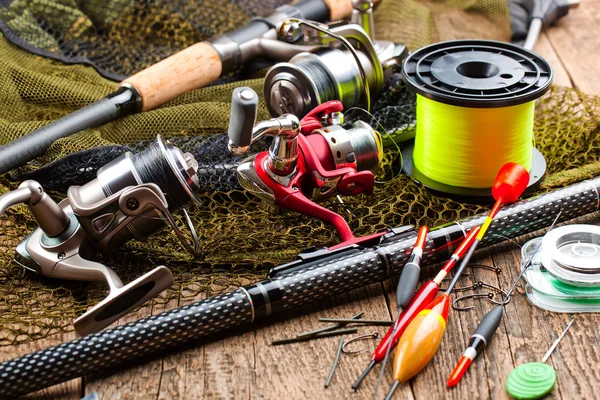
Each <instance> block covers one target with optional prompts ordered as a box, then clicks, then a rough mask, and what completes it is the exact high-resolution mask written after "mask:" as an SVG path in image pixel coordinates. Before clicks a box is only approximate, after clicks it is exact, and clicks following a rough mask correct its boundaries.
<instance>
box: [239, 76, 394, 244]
mask: <svg viewBox="0 0 600 400" xmlns="http://www.w3.org/2000/svg"><path fill="white" fill-rule="evenodd" d="M257 105H258V96H257V94H256V93H255V92H254V91H253V90H252V89H250V88H244V87H242V88H237V89H235V90H234V92H233V98H232V107H231V115H230V119H229V129H228V135H229V150H230V151H231V152H232V153H234V154H237V155H242V154H246V153H248V152H249V151H250V146H251V145H252V144H253V143H255V142H256V141H257V140H259V139H261V138H263V137H264V136H273V137H274V139H273V142H272V143H271V146H270V148H269V150H268V151H263V152H261V153H258V154H256V155H253V156H251V157H249V158H248V159H246V160H245V161H244V162H243V163H242V164H241V165H240V166H239V167H238V177H239V181H240V184H241V185H242V187H244V188H245V189H246V190H248V191H250V192H251V193H253V194H255V195H256V196H258V197H259V198H260V199H262V200H263V201H264V202H265V203H266V204H267V205H269V206H270V207H271V208H272V209H274V211H277V210H278V208H279V207H281V208H287V209H289V210H292V211H296V212H299V213H302V214H306V215H310V216H312V217H317V218H319V219H322V220H323V221H325V222H327V223H329V224H331V225H333V226H334V227H335V228H336V229H337V231H338V232H339V234H340V236H341V239H342V241H343V242H344V244H349V243H358V242H360V241H362V240H366V239H367V238H360V239H357V238H355V237H354V235H353V234H352V230H351V229H350V227H349V226H348V223H347V222H346V220H344V218H342V217H341V216H340V215H339V214H337V213H335V212H333V211H330V210H328V209H326V208H324V207H322V206H319V205H317V204H316V203H315V202H316V201H321V200H324V199H327V198H330V197H332V196H337V195H339V194H342V195H356V194H359V193H368V194H370V193H372V192H373V187H374V184H375V175H374V172H376V171H377V170H378V168H379V164H380V162H381V157H382V153H383V150H382V146H381V137H380V136H379V133H378V132H376V131H374V130H373V129H372V128H371V127H370V126H369V125H367V124H366V123H364V122H362V121H357V122H354V123H352V126H351V127H350V128H348V129H346V128H344V127H342V125H341V122H342V121H341V119H342V118H341V117H342V114H341V111H342V109H343V106H342V103H340V102H339V101H337V100H335V101H329V102H326V103H324V104H322V105H320V106H318V107H316V108H315V109H314V110H312V111H311V112H309V113H308V114H307V115H306V116H305V117H304V118H303V119H302V120H301V121H300V120H298V118H297V117H296V116H294V115H292V114H284V115H281V116H280V117H277V118H273V119H271V120H269V121H262V122H259V123H257V124H256V125H254V122H255V119H256V110H257Z"/></svg>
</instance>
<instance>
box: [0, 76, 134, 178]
mask: <svg viewBox="0 0 600 400" xmlns="http://www.w3.org/2000/svg"><path fill="white" fill-rule="evenodd" d="M138 104H139V101H138V95H137V93H136V92H135V91H134V90H132V89H130V88H128V87H126V86H121V87H120V88H119V89H118V90H117V91H116V92H114V93H111V94H109V95H108V96H106V97H104V98H103V99H101V100H99V101H97V102H95V103H92V104H90V105H89V106H86V107H84V108H82V109H79V110H77V111H75V112H73V113H71V114H67V115H65V116H64V117H62V118H59V119H57V120H56V121H53V122H51V123H49V124H48V125H45V126H43V127H41V128H40V129H37V130H35V131H33V132H31V133H28V134H27V135H25V136H22V137H20V138H18V139H16V140H13V141H12V142H10V143H7V144H5V145H4V146H1V147H0V174H4V173H6V172H8V171H10V170H11V169H15V168H17V167H20V166H22V165H24V164H26V163H27V162H28V161H31V160H33V159H35V158H36V157H40V156H42V155H44V153H46V151H48V149H49V148H50V146H51V145H52V143H54V142H55V141H57V140H58V139H61V138H64V137H67V136H71V135H73V134H75V133H78V132H81V131H84V130H86V129H91V128H97V127H99V126H102V125H104V124H107V123H109V122H111V121H114V120H117V119H119V118H122V117H124V116H126V115H130V114H134V113H136V112H138V111H139V106H138Z"/></svg>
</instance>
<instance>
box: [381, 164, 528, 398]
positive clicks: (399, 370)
mask: <svg viewBox="0 0 600 400" xmlns="http://www.w3.org/2000/svg"><path fill="white" fill-rule="evenodd" d="M528 182H529V173H528V172H527V170H526V169H525V168H524V167H523V166H521V165H519V164H517V163H507V164H505V165H503V166H502V168H500V171H499V172H498V174H497V176H496V179H495V180H494V185H493V187H492V195H493V196H494V199H496V203H495V204H494V207H492V209H491V210H490V212H489V214H488V217H487V218H486V219H485V221H484V223H483V224H482V226H481V229H480V230H479V233H478V234H477V236H476V239H475V241H474V242H473V244H472V245H471V246H470V247H469V249H468V251H467V253H466V255H465V257H464V258H463V260H462V261H461V264H460V266H459V268H458V270H457V271H456V273H455V275H454V278H453V279H452V282H451V283H450V285H449V286H448V289H446V291H445V292H444V293H443V294H442V295H441V296H440V297H438V298H437V299H435V300H434V301H433V302H432V303H431V304H429V305H428V306H427V307H425V308H424V309H423V310H422V311H421V312H419V314H418V315H417V316H416V317H415V318H414V319H413V320H412V321H411V322H410V324H409V325H408V326H407V327H406V330H405V332H404V334H403V335H402V336H401V337H400V340H399V341H398V346H397V347H396V354H395V357H394V372H393V375H394V383H393V385H392V387H391V388H390V390H389V392H388V394H387V395H386V399H391V397H392V395H393V394H394V391H395V390H396V388H397V387H398V385H399V384H400V383H404V382H406V381H408V380H409V379H410V378H412V377H414V376H415V375H417V374H418V373H419V372H421V370H422V369H423V368H425V366H426V365H427V364H428V363H429V361H431V359H432V358H433V356H435V354H436V353H437V350H438V348H439V347H440V344H441V343H442V338H443V337H444V332H445V331H446V322H447V320H448V310H449V308H450V293H451V292H452V289H453V288H454V285H456V282H457V281H458V279H459V278H460V276H461V274H462V272H463V271H464V270H465V268H466V266H467V264H468V263H469V261H470V260H471V257H472V256H473V254H474V253H475V250H476V249H477V245H478V243H479V242H480V241H481V240H483V238H484V236H485V233H486V232H487V230H488V228H489V227H490V226H491V224H492V222H493V220H494V218H495V217H496V216H497V215H498V211H499V210H500V207H501V206H502V205H503V204H507V203H513V202H515V201H517V199H518V198H519V197H520V196H521V194H523V192H524V191H525V188H526V187H527V184H528Z"/></svg>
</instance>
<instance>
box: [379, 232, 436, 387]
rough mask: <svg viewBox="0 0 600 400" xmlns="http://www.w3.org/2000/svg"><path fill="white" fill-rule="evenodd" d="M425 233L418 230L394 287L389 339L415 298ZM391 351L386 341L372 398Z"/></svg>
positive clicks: (390, 345)
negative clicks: (394, 294) (381, 364)
mask: <svg viewBox="0 0 600 400" xmlns="http://www.w3.org/2000/svg"><path fill="white" fill-rule="evenodd" d="M427 233H429V229H428V228H427V226H422V227H421V229H419V234H418V235H417V241H416V242H415V247H414V248H413V250H412V252H411V254H410V257H409V259H408V261H407V262H406V264H405V265H404V267H403V268H402V273H401V274H400V279H399V280H398V284H397V285H396V307H397V309H398V317H396V320H395V321H394V325H393V326H392V333H391V334H390V336H391V337H394V336H395V334H396V332H397V330H398V323H399V321H400V315H401V314H402V312H403V311H404V310H405V309H406V307H408V305H409V304H410V302H411V301H412V299H413V297H414V296H415V290H416V289H417V285H418V284H419V277H420V276H421V258H422V256H423V250H424V249H425V243H426V242H427ZM391 349H392V341H391V340H388V344H387V346H386V350H385V355H384V357H383V366H382V367H381V372H380V373H379V377H378V378H377V384H376V385H375V392H374V393H373V398H375V397H376V396H377V391H378V390H379V384H380V383H381V380H382V379H383V372H384V368H385V365H386V363H387V359H388V356H389V354H390V350H391Z"/></svg>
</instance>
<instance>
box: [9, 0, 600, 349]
mask: <svg viewBox="0 0 600 400" xmlns="http://www.w3.org/2000/svg"><path fill="white" fill-rule="evenodd" d="M83 3H85V6H82V4H83ZM0 5H2V6H3V8H0V19H2V20H3V21H4V23H5V24H6V25H8V26H9V27H10V34H11V35H15V37H16V38H19V39H20V40H23V41H25V42H26V44H27V45H28V46H31V47H32V48H35V49H43V50H44V51H46V52H48V53H52V54H54V55H55V56H58V57H59V58H60V57H65V58H67V59H69V60H74V59H86V60H88V61H89V62H90V63H95V64H94V65H95V67H96V68H97V69H98V70H100V71H103V74H104V75H105V76H109V75H111V74H113V75H128V74H130V73H132V72H133V71H137V70H140V69H142V68H144V67H146V66H147V65H150V64H152V63H153V62H155V61H157V60H158V59H160V58H163V57H165V56H167V55H168V54H171V53H173V52H175V51H177V50H179V49H181V48H183V47H185V46H188V45H190V44H192V43H194V42H197V41H199V40H203V39H205V38H207V37H209V36H211V35H213V34H216V33H218V32H221V31H228V30H230V29H232V28H234V27H235V26H236V25H237V24H241V23H244V21H245V20H247V19H248V18H249V16H250V15H253V14H256V13H264V12H265V11H268V8H272V7H275V6H277V5H279V2H269V1H264V0H261V1H254V0H252V1H237V2H236V1H222V2H216V1H213V2H203V1H184V0H178V1H169V2H167V1H149V0H147V1H139V2H138V1H135V2H134V1H133V0H113V1H109V2H105V1H88V2H75V1H74V0H60V1H59V0H31V1H30V0H20V1H12V2H10V1H0ZM115 10H118V12H117V11H115ZM40 21H42V22H40ZM375 22H376V24H377V27H376V29H377V30H376V34H377V36H378V37H379V38H381V39H387V40H393V41H398V42H404V43H407V44H408V45H409V47H410V48H411V49H415V48H418V47H420V46H423V45H425V44H428V43H430V42H433V41H438V40H447V39H457V38H473V37H477V38H487V39H496V40H508V39H509V38H510V17H509V13H508V7H507V4H506V2H505V1H501V0H447V1H442V0H439V1H416V0H383V1H382V2H381V4H380V6H379V8H378V9H377V10H376V12H375ZM6 32H8V31H6ZM11 40H12V41H13V42H14V41H15V40H16V39H15V38H12V39H11ZM32 51H37V50H32ZM32 51H24V50H23V49H22V48H19V47H17V46H15V45H13V44H11V43H10V42H9V40H8V39H7V36H6V35H4V36H2V37H0V102H1V104H0V132H1V133H2V135H1V136H0V143H6V142H8V141H10V140H13V139H15V138H16V137H19V136H22V135H24V134H26V133H28V132H30V131H32V130H34V129H37V128H39V127H41V126H42V125H44V124H45V123H47V122H49V121H51V120H54V119H57V118H59V117H61V116H63V115H65V114H67V113H70V112H72V111H74V110H76V109H78V108H81V107H83V106H85V105H87V104H89V103H91V102H93V101H96V100H98V99H100V98H101V97H103V96H105V95H106V94H108V93H110V92H112V91H113V90H114V89H115V88H116V86H117V84H116V83H115V82H113V81H110V80H107V79H105V78H103V77H102V76H101V75H100V74H99V72H98V70H96V69H94V68H92V67H90V66H86V65H80V64H74V65H67V64H65V63H63V62H59V61H57V60H52V59H50V58H48V57H41V56H39V55H36V54H33V53H32ZM109 56H110V57H109ZM104 59H107V60H109V61H110V62H101V61H102V60H104ZM90 60H91V61H90ZM103 64H105V65H104V67H103V66H102V65H103ZM252 74H253V72H250V77H251V78H252V79H247V80H245V81H242V82H237V83H235V84H233V83H227V84H222V85H215V86H211V87H208V88H203V89H199V90H195V91H193V92H190V93H188V94H186V95H183V96H180V97H179V98H177V99H175V100H173V101H171V102H169V103H168V104H165V105H164V106H162V107H160V108H158V109H156V110H153V111H151V112H146V113H143V114H140V115H135V116H131V117H128V118H125V119H123V120H121V121H117V122H114V123H111V124H108V125H106V126H104V127H101V128H98V129H93V130H88V131H85V132H82V133H80V134H77V135H74V136H72V137H69V138H66V139H61V140H59V141H58V142H56V143H54V144H53V145H52V147H51V148H50V150H49V152H48V153H47V155H45V156H44V157H42V158H40V159H38V160H36V161H35V162H33V163H31V164H30V165H29V166H28V167H27V169H35V168H36V167H39V166H41V165H43V164H45V163H47V162H50V161H52V160H55V159H57V158H59V157H62V156H65V155H67V154H70V153H73V152H75V151H79V150H83V149H88V148H90V147H93V146H103V145H112V144H127V143H133V142H138V141H140V140H152V139H153V138H154V137H156V134H161V135H163V136H165V137H186V136H206V135H213V134H222V133H224V132H225V130H226V127H227V124H228V117H229V100H230V96H231V91H232V89H233V88H234V87H235V86H236V85H248V86H250V87H252V88H254V89H255V90H256V91H257V92H258V93H261V92H262V79H261V78H260V76H261V75H260V72H258V73H256V74H255V75H252ZM380 101H382V102H384V103H385V101H386V99H381V100H380ZM599 105H600V103H599V100H598V98H596V97H593V96H587V95H584V94H581V93H578V92H576V91H574V90H571V89H567V88H558V87H555V88H553V89H552V90H551V91H550V92H549V93H548V94H547V95H546V96H545V97H544V98H542V99H541V101H540V102H539V104H538V106H537V113H536V122H535V136H536V145H537V147H538V148H539V149H540V150H541V151H542V152H543V154H544V155H545V156H546V160H547V162H548V177H547V179H546V182H545V187H546V188H553V187H559V186H563V185H566V184H569V183H572V182H575V181H577V180H580V179H582V178H584V177H588V176H594V175H597V174H598V173H599V172H600V162H599V160H598V158H599V157H600V151H599V149H598V144H596V142H597V136H598V123H597V122H596V121H598V117H599V115H598V113H599ZM397 106H401V105H398V104H393V102H390V104H389V107H397ZM384 117H385V116H383V117H382V118H384ZM258 118H259V119H266V118H268V114H267V111H266V108H265V106H264V103H260V111H259V115H258ZM385 160H386V163H387V165H389V164H390V163H394V162H396V163H397V162H398V154H397V151H396V150H394V148H393V146H392V147H390V149H389V150H388V151H387V153H386V156H385ZM0 183H1V185H0V193H1V194H3V193H6V192H7V191H9V190H11V189H14V188H16V186H17V183H14V182H10V181H9V180H8V178H7V177H6V176H5V177H2V178H0ZM52 195H53V196H55V198H57V199H61V198H63V197H64V194H61V193H52ZM345 202H346V206H347V207H348V208H349V209H350V210H351V211H352V215H349V214H348V213H346V211H345V210H344V209H343V208H341V206H340V205H339V204H338V203H336V202H335V201H329V202H326V203H325V204H323V205H324V206H326V207H328V208H331V209H333V210H336V211H338V212H341V213H343V214H344V215H345V216H346V217H347V219H348V222H349V223H350V225H351V227H352V228H353V229H354V231H355V233H356V234H357V235H366V234H370V233H375V232H378V231H381V230H383V229H385V228H389V227H394V226H399V225H404V224H423V223H427V224H428V225H429V226H436V225H439V224H442V223H445V222H448V221H452V220H455V219H457V218H463V217H467V216H469V215H473V214H474V213H477V212H481V211H483V210H484V208H482V207H479V206H474V205H464V204H459V203H456V202H453V201H451V200H448V199H445V198H441V197H435V196H433V195H431V194H429V193H427V192H425V191H424V190H423V189H422V188H421V187H420V186H418V185H416V184H415V183H414V182H412V181H410V179H408V178H407V177H406V176H398V177H396V178H395V179H393V180H391V181H390V182H387V183H385V184H380V185H378V186H377V187H376V190H375V193H374V195H373V196H369V197H367V196H357V197H348V198H346V199H345ZM189 211H190V212H191V216H192V219H193V222H194V225H195V226H196V228H197V230H198V233H199V236H200V241H201V243H202V245H203V250H204V252H203V254H202V256H200V257H192V256H190V255H188V254H187V253H186V252H184V251H183V250H182V249H181V248H180V246H178V244H177V241H176V239H175V236H174V235H173V234H172V233H170V232H169V231H167V230H166V231H165V234H161V235H156V236H154V237H152V238H151V239H149V240H147V241H145V242H130V243H129V244H127V245H126V246H125V247H123V248H121V249H119V250H118V251H117V252H116V253H114V254H113V255H111V256H110V257H105V258H104V259H103V260H102V261H103V262H104V263H106V264H107V265H109V266H111V267H112V268H114V270H115V271H116V272H117V274H118V275H119V276H121V278H122V279H123V281H124V282H128V281H130V280H132V279H134V278H136V277H137V276H139V275H141V274H142V273H145V272H147V271H149V270H150V269H152V268H153V267H154V266H156V265H161V264H163V265H167V266H168V267H169V268H170V269H171V271H172V272H173V274H174V276H175V282H176V284H175V286H174V287H173V288H172V289H170V290H168V291H166V292H165V293H163V294H162V295H161V296H160V297H159V298H157V299H155V300H154V301H155V302H166V301H168V300H170V299H174V298H178V297H184V298H185V297H191V296H195V295H197V294H199V293H201V292H209V291H212V292H214V291H223V290H227V289H230V288H232V287H235V286H237V285H239V284H240V283H241V281H243V280H246V281H247V280H248V279H250V280H257V279H260V278H261V277H263V276H264V273H265V271H266V270H267V269H268V268H269V267H271V266H274V265H277V264H280V263H283V262H287V261H290V260H291V259H293V258H294V257H295V255H296V254H297V253H298V252H299V251H301V250H302V249H305V248H307V247H310V246H326V245H332V244H335V243H336V242H337V241H338V238H337V236H336V234H335V232H334V231H333V230H332V229H331V228H330V227H329V226H326V225H324V224H323V223H321V222H320V221H318V220H316V219H312V218H308V217H304V216H302V215H299V214H294V213H286V214H283V215H271V214H269V213H268V212H267V211H266V210H264V209H263V208H262V207H261V206H260V203H259V201H258V200H256V199H255V198H254V197H253V196H252V195H250V194H247V193H244V192H241V191H239V190H234V191H228V192H225V193H219V192H213V193H205V194H204V195H203V196H202V204H201V205H200V206H196V207H194V208H192V209H190V210H189ZM0 221H1V228H0V229H1V231H0V246H1V247H2V250H3V251H2V252H1V253H0V346H1V345H11V344H14V343H19V342H24V341H29V340H33V339H39V338H42V337H45V336H47V335H50V334H53V333H57V332H64V331H68V330H72V321H73V319H74V318H75V317H77V316H79V315H81V314H82V313H83V312H84V311H85V310H86V309H87V308H89V306H91V305H93V304H95V303H97V302H98V301H99V300H100V299H102V298H103V297H104V296H105V293H106V292H105V288H104V287H103V286H101V285H97V284H94V283H90V284H88V283H81V282H67V281H58V280H54V279H48V278H44V277H42V276H37V275H33V274H30V273H27V272H25V271H24V270H23V268H22V267H21V266H19V265H18V264H16V263H15V262H14V261H13V254H14V247H15V246H16V244H17V243H18V242H19V241H20V240H22V239H23V238H24V237H25V236H26V235H27V234H28V233H29V232H31V231H32V230H33V229H34V228H35V227H36V225H35V223H34V221H33V219H32V218H31V216H30V215H29V214H28V213H27V210H26V208H25V207H16V208H13V209H11V210H9V211H8V212H7V215H6V217H3V218H2V219H1V220H0Z"/></svg>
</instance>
